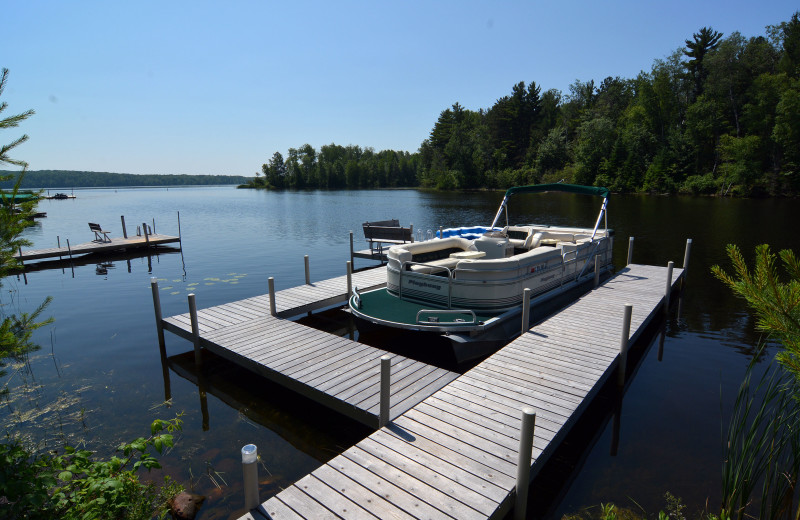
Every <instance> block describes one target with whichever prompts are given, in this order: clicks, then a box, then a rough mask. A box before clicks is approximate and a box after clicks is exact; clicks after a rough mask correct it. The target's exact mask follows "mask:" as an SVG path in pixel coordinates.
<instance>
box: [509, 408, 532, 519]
mask: <svg viewBox="0 0 800 520" xmlns="http://www.w3.org/2000/svg"><path fill="white" fill-rule="evenodd" d="M535 425H536V413H534V411H533V408H529V407H527V406H526V407H525V408H523V409H522V427H521V431H520V436H519V457H518V458H517V498H516V502H515V503H514V520H525V516H526V512H527V511H526V510H527V508H528V488H529V487H530V482H531V452H532V451H533V429H534V426H535Z"/></svg>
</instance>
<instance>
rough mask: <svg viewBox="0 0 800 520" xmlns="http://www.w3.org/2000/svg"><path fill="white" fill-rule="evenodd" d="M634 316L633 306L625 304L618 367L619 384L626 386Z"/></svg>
mask: <svg viewBox="0 0 800 520" xmlns="http://www.w3.org/2000/svg"><path fill="white" fill-rule="evenodd" d="M632 315H633V305H631V304H630V303H626V304H625V311H624V314H623V317H622V337H621V338H620V343H619V366H618V367H617V384H618V385H619V386H624V385H625V372H626V371H627V369H628V346H629V344H630V337H631V316H632Z"/></svg>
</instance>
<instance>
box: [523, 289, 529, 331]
mask: <svg viewBox="0 0 800 520" xmlns="http://www.w3.org/2000/svg"><path fill="white" fill-rule="evenodd" d="M529 328H531V290H530V289H529V288H527V287H526V288H525V289H524V290H523V291H522V332H521V334H525V333H526V332H528V329H529Z"/></svg>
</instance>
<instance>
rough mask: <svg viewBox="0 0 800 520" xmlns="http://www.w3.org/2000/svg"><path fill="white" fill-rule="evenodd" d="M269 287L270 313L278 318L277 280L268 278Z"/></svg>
mask: <svg viewBox="0 0 800 520" xmlns="http://www.w3.org/2000/svg"><path fill="white" fill-rule="evenodd" d="M267 285H268V286H269V313H270V314H271V315H273V316H277V314H278V312H277V310H275V278H273V277H271V276H270V277H269V278H267Z"/></svg>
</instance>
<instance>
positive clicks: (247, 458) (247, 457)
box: [242, 444, 258, 464]
mask: <svg viewBox="0 0 800 520" xmlns="http://www.w3.org/2000/svg"><path fill="white" fill-rule="evenodd" d="M257 452H258V448H256V445H255V444H245V445H244V446H242V464H252V463H253V462H255V461H256V460H258V453H257Z"/></svg>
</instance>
